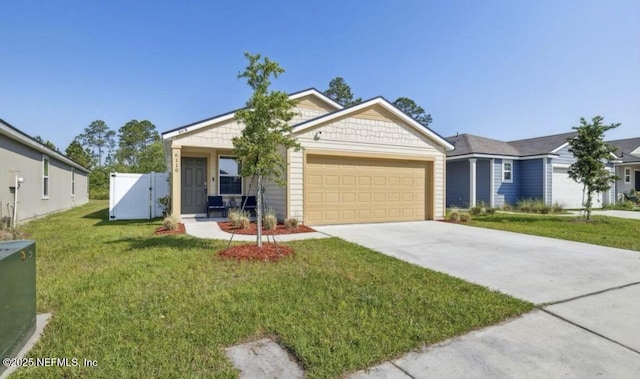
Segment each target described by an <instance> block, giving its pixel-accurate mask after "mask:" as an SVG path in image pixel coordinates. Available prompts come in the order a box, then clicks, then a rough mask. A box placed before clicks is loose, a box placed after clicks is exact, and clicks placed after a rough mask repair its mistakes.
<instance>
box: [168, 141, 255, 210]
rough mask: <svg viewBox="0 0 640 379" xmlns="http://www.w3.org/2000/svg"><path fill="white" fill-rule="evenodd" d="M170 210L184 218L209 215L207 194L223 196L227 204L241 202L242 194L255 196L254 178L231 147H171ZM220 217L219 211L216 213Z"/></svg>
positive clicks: (231, 204) (229, 205)
mask: <svg viewBox="0 0 640 379" xmlns="http://www.w3.org/2000/svg"><path fill="white" fill-rule="evenodd" d="M170 167H171V197H172V199H173V201H172V204H171V211H172V214H174V215H180V216H181V217H206V216H207V197H208V196H215V195H218V196H222V198H223V202H224V204H225V205H226V206H228V207H231V206H234V205H239V204H240V202H241V201H240V200H241V198H242V196H243V195H255V194H256V185H255V183H251V178H244V177H242V176H240V167H239V164H238V162H237V160H236V157H235V156H234V155H233V150H231V149H228V148H198V147H187V146H173V147H172V148H171V165H170ZM216 216H220V214H216Z"/></svg>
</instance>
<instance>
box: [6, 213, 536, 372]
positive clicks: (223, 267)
mask: <svg viewBox="0 0 640 379" xmlns="http://www.w3.org/2000/svg"><path fill="white" fill-rule="evenodd" d="M105 207H106V202H104V201H99V202H91V203H90V204H89V205H86V206H83V207H79V208H76V209H74V210H71V211H68V212H64V213H60V214H56V215H53V216H50V217H47V218H44V219H41V220H37V221H34V222H31V223H29V224H28V225H27V226H26V230H27V232H29V233H31V236H32V238H33V239H35V240H36V241H37V249H38V260H37V265H38V267H37V270H38V283H37V290H38V312H52V313H53V318H52V319H51V321H50V323H49V325H48V326H47V328H46V330H45V333H44V336H43V337H42V339H41V340H40V342H39V343H38V344H37V345H36V347H35V348H34V349H33V350H32V351H31V352H30V354H29V356H30V357H32V358H44V357H55V358H69V359H71V358H78V359H80V360H82V359H91V360H96V361H97V363H98V366H97V367H65V368H60V367H33V368H22V369H20V370H18V371H17V373H16V374H15V377H16V378H50V377H91V378H94V377H103V378H133V377H135V378H140V377H145V378H147V377H148V378H153V377H157V378H165V377H169V378H177V377H221V378H223V377H224V378H227V377H236V376H237V371H236V370H235V369H234V368H233V366H232V365H231V364H230V363H229V361H228V360H227V358H226V356H225V354H224V350H223V349H224V348H225V347H227V346H231V345H235V344H238V343H240V342H244V341H247V340H253V339H258V338H261V337H263V336H272V337H274V338H277V339H278V340H279V342H280V343H281V344H282V345H283V346H285V347H286V348H287V349H288V350H289V351H290V352H291V354H292V355H293V356H295V357H296V358H297V359H298V360H299V361H300V362H301V364H302V365H303V367H304V369H305V370H306V373H307V375H308V376H309V377H311V378H326V377H335V376H339V375H341V374H344V373H345V372H351V371H354V370H358V369H362V368H365V367H369V366H371V365H374V364H376V363H379V362H382V361H385V360H387V359H390V358H394V357H398V356H399V355H401V354H403V353H405V352H408V351H410V350H412V349H415V348H418V347H420V346H422V345H423V344H432V343H435V342H438V341H442V340H444V339H446V338H449V337H452V336H455V335H459V334H463V333H466V332H468V331H470V330H472V329H477V328H481V327H484V326H487V325H490V324H494V323H497V322H499V321H501V320H504V319H506V318H509V317H513V316H516V315H519V314H521V313H523V312H527V311H529V310H530V309H531V308H532V305H531V304H529V303H526V302H523V301H520V300H517V299H514V298H511V297H509V296H506V295H503V294H500V293H498V292H493V291H489V290H487V289H485V288H483V287H480V286H477V285H473V284H470V283H466V282H464V281H462V280H458V279H454V278H452V277H450V276H447V275H444V274H440V273H436V272H433V271H430V270H425V269H421V268H419V267H416V266H413V265H410V264H408V263H405V262H402V261H399V260H396V259H393V258H390V257H387V256H385V255H382V254H378V253H375V252H373V251H371V250H369V249H366V248H363V247H360V246H357V245H354V244H350V243H347V242H344V241H342V240H340V239H337V238H332V239H321V240H308V241H300V242H295V243H290V244H288V245H290V246H292V247H294V248H295V250H296V254H295V255H293V256H291V257H287V258H285V259H283V260H281V261H279V262H276V263H264V262H236V261H230V260H222V259H219V258H218V257H217V256H216V252H217V251H219V250H221V249H222V248H223V247H224V246H225V245H226V241H216V240H202V239H197V238H193V237H189V236H161V237H156V236H153V235H152V234H153V230H154V229H155V228H156V227H157V226H158V225H159V224H160V222H159V221H158V220H156V221H117V222H109V221H106V220H107V210H106V208H105ZM12 378H13V376H12Z"/></svg>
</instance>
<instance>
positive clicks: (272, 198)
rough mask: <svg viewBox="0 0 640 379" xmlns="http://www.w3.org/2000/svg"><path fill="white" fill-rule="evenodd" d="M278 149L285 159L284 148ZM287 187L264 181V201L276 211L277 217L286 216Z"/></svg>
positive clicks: (282, 217) (285, 176)
mask: <svg viewBox="0 0 640 379" xmlns="http://www.w3.org/2000/svg"><path fill="white" fill-rule="evenodd" d="M278 151H279V152H280V154H281V155H282V157H283V158H284V159H286V156H287V154H286V151H285V150H284V148H279V149H278ZM286 178H287V173H286V172H285V174H284V175H283V177H282V179H283V180H285V181H286ZM286 197H287V189H286V187H280V186H279V185H278V184H277V183H273V182H265V185H264V201H265V203H266V205H267V207H268V208H271V209H273V210H274V211H275V212H276V216H277V217H278V219H285V218H287V204H286Z"/></svg>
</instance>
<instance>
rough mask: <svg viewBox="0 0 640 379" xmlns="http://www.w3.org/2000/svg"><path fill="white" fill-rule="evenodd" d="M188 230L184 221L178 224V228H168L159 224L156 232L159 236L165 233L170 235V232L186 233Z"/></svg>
mask: <svg viewBox="0 0 640 379" xmlns="http://www.w3.org/2000/svg"><path fill="white" fill-rule="evenodd" d="M186 232H187V229H185V227H184V224H183V223H179V224H178V229H174V230H171V229H167V228H165V227H164V226H159V227H157V228H156V230H155V232H154V234H155V235H157V236H164V235H170V234H185V233H186Z"/></svg>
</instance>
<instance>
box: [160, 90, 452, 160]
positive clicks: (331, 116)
mask: <svg viewBox="0 0 640 379" xmlns="http://www.w3.org/2000/svg"><path fill="white" fill-rule="evenodd" d="M309 95H313V96H315V97H316V98H318V99H320V100H321V101H323V102H325V103H327V104H329V105H330V106H331V107H332V108H334V109H335V110H334V111H332V112H328V113H326V114H323V115H321V116H318V117H316V118H313V119H311V120H306V121H304V122H301V123H299V124H296V125H293V131H292V134H297V133H300V132H302V131H304V130H307V129H309V128H312V127H314V126H317V125H320V124H323V123H326V122H330V121H332V120H335V119H337V118H340V117H346V116H348V115H350V114H354V113H357V112H360V111H362V110H363V109H365V108H368V107H372V106H375V105H380V106H381V107H383V108H384V109H386V110H387V111H389V112H390V113H392V114H393V115H395V116H396V117H398V118H399V119H401V120H402V121H403V122H405V123H406V124H408V125H409V126H411V127H412V128H414V129H415V130H417V131H418V132H420V133H421V134H423V135H425V136H427V137H429V138H430V139H432V140H434V141H436V142H437V143H438V144H440V145H442V146H444V147H445V149H447V150H451V149H453V146H452V145H451V144H450V143H449V142H448V141H447V140H446V139H445V138H444V137H442V136H440V135H439V134H438V133H436V132H434V131H433V130H431V129H429V128H428V127H426V126H424V125H422V124H420V123H419V122H417V121H416V120H414V119H413V118H412V117H410V116H408V115H407V114H406V113H404V112H402V111H401V110H399V109H398V108H396V107H395V106H394V105H393V104H391V103H390V102H389V101H388V100H387V99H385V98H384V97H382V96H378V97H375V98H373V99H369V100H367V101H363V102H361V103H359V104H356V105H352V106H350V107H347V108H345V107H343V106H342V105H340V104H338V103H336V102H335V101H333V100H331V99H330V98H328V97H327V96H325V95H324V94H323V93H322V92H320V91H318V90H317V89H315V88H310V89H306V90H303V91H299V92H294V93H292V94H290V95H289V98H290V99H292V100H295V99H300V98H303V97H305V96H309ZM240 109H242V108H239V109H236V110H233V111H231V112H227V113H223V114H220V115H217V116H214V117H210V118H207V119H204V120H200V121H196V122H194V123H191V124H188V125H184V126H181V127H179V128H175V129H171V130H168V131H166V132H163V133H162V138H163V139H164V140H168V139H170V138H172V137H175V136H177V135H179V134H182V133H186V132H193V131H195V130H198V129H201V128H204V127H207V126H211V125H214V124H217V123H219V122H223V121H226V120H231V119H233V118H234V117H235V113H236V112H237V111H238V110H240Z"/></svg>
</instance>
